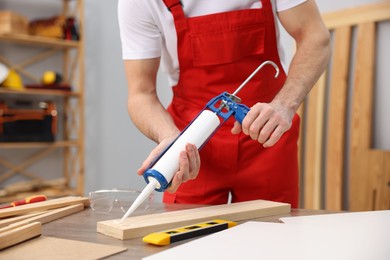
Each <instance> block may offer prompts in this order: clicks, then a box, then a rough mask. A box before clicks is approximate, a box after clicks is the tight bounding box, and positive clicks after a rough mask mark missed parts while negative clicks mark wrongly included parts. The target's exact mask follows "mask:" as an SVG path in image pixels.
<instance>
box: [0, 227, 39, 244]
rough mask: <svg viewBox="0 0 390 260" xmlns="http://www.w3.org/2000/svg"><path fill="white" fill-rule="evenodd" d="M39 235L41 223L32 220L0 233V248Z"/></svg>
mask: <svg viewBox="0 0 390 260" xmlns="http://www.w3.org/2000/svg"><path fill="white" fill-rule="evenodd" d="M40 235H41V223H39V222H34V223H30V224H27V225H23V226H21V227H17V228H15V229H12V230H10V231H6V232H3V233H0V250H1V249H4V248H7V247H10V246H13V245H16V244H19V243H21V242H23V241H26V240H28V239H31V238H33V237H37V236H40Z"/></svg>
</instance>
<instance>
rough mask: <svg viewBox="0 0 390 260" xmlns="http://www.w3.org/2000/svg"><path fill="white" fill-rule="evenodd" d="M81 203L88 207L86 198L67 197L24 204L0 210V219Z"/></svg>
mask: <svg viewBox="0 0 390 260" xmlns="http://www.w3.org/2000/svg"><path fill="white" fill-rule="evenodd" d="M80 203H83V204H84V205H89V200H88V198H85V197H75V196H69V197H64V198H58V199H52V200H47V201H41V202H36V203H32V204H26V205H21V206H17V207H14V208H7V209H2V210H1V211H0V218H5V217H10V216H18V215H22V214H27V213H31V212H34V211H39V210H48V209H57V208H61V207H65V206H70V205H76V204H80Z"/></svg>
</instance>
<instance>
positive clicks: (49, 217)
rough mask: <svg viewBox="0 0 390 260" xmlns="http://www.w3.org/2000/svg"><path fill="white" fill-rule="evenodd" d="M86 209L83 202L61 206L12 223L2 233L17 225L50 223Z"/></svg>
mask: <svg viewBox="0 0 390 260" xmlns="http://www.w3.org/2000/svg"><path fill="white" fill-rule="evenodd" d="M83 209H84V205H83V204H76V205H70V206H67V207H64V208H59V209H52V210H49V211H47V212H43V213H42V214H39V215H36V216H33V217H30V218H27V219H24V220H21V221H18V222H15V223H12V224H10V225H8V226H6V227H2V228H0V233H1V232H4V231H7V230H12V229H14V228H16V227H19V226H22V225H25V224H28V223H32V222H40V223H41V224H45V223H48V222H50V221H53V220H56V219H59V218H62V217H65V216H68V215H70V214H73V213H76V212H79V211H82V210H83Z"/></svg>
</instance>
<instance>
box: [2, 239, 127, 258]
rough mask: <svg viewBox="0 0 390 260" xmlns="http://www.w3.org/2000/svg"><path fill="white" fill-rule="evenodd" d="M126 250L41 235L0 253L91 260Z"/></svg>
mask: <svg viewBox="0 0 390 260" xmlns="http://www.w3.org/2000/svg"><path fill="white" fill-rule="evenodd" d="M40 249H43V250H40ZM126 250H127V248H126V247H124V246H112V245H104V244H97V243H90V242H84V241H76V240H70V239H62V238H54V237H44V236H41V237H39V238H37V239H33V240H30V241H27V242H25V243H23V244H21V245H18V246H15V247H10V248H8V249H6V250H4V251H2V252H1V253H0V255H1V258H2V259H17V260H30V259H39V260H52V259H55V260H69V259H77V260H91V259H106V258H108V257H109V256H112V255H115V254H118V253H121V252H124V251H126ZM119 258H120V257H119Z"/></svg>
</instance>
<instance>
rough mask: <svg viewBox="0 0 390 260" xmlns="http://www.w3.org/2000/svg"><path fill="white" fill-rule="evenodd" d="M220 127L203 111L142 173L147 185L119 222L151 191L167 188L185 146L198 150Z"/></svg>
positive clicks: (213, 115) (214, 116) (217, 121)
mask: <svg viewBox="0 0 390 260" xmlns="http://www.w3.org/2000/svg"><path fill="white" fill-rule="evenodd" d="M219 125H220V119H219V117H218V115H217V114H215V113H214V112H212V111H210V110H203V111H202V112H201V113H200V114H199V115H198V117H196V119H195V120H194V121H193V122H192V123H191V124H190V125H189V126H188V127H187V129H185V130H184V131H183V132H182V133H181V134H180V136H179V138H177V139H176V140H175V142H174V143H173V144H172V145H171V146H170V147H169V148H168V149H167V150H166V151H165V152H164V153H163V154H162V156H161V157H160V158H159V159H158V161H157V162H156V163H155V164H154V165H153V166H152V168H149V169H148V170H146V171H145V173H144V178H145V180H146V182H148V185H147V186H146V187H145V189H144V190H143V191H142V192H141V194H140V195H139V196H138V198H137V199H136V200H135V201H134V203H133V204H132V205H131V207H130V208H129V210H128V211H127V212H126V214H125V215H124V216H123V218H122V219H121V221H120V222H122V221H123V220H124V219H125V218H127V217H128V216H129V215H130V214H131V213H132V212H134V210H135V209H137V208H138V207H139V206H140V205H141V204H142V202H143V201H144V200H145V199H146V198H147V197H148V196H149V195H150V194H151V193H152V192H153V190H157V191H164V190H166V189H167V188H168V186H169V183H170V182H171V180H172V178H173V176H174V175H175V173H176V172H177V171H178V170H179V162H180V158H179V155H180V153H181V152H182V151H185V146H186V144H194V145H196V147H197V148H198V149H199V148H200V147H201V146H202V145H203V144H204V143H205V142H206V141H207V140H208V139H209V138H210V136H211V135H212V134H213V133H214V132H215V130H216V129H217V128H218V126H219Z"/></svg>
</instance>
